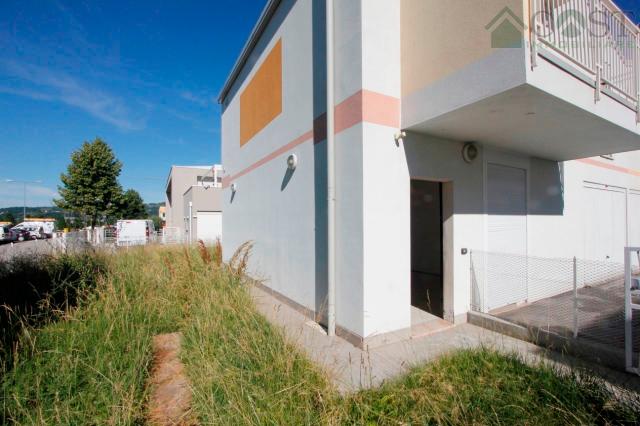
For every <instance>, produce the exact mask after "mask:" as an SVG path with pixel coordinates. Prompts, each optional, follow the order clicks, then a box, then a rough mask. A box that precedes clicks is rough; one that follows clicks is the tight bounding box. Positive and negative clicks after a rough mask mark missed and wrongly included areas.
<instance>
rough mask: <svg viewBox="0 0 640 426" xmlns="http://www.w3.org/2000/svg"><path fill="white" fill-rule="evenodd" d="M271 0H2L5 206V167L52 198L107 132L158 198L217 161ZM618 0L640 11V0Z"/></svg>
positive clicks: (134, 175)
mask: <svg viewBox="0 0 640 426" xmlns="http://www.w3.org/2000/svg"><path fill="white" fill-rule="evenodd" d="M264 4H265V0H240V1H239V0H213V1H204V0H197V1H196V0H193V1H188V0H187V1H185V0H182V1H177V0H176V1H164V0H136V1H115V0H110V1H99V0H90V1H89V0H71V1H63V0H0V52H1V54H0V147H1V148H2V150H1V151H0V207H7V206H15V205H22V187H21V186H19V185H16V184H7V183H5V179H22V180H41V181H42V183H41V184H34V185H31V186H30V187H29V191H28V200H27V201H28V204H29V205H49V204H51V199H52V197H53V196H55V195H56V187H57V185H58V183H59V175H60V173H61V172H62V171H64V170H65V168H66V166H67V164H68V161H69V156H70V153H71V152H72V151H73V150H74V149H76V148H77V147H78V146H80V144H81V143H82V142H83V141H84V140H92V139H93V138H95V137H97V136H99V137H101V138H103V139H104V140H106V141H107V142H108V143H109V144H111V146H112V147H113V149H114V151H115V153H116V155H117V156H118V158H119V159H120V160H121V161H122V162H123V163H124V168H123V173H122V175H121V182H122V184H123V186H124V187H125V188H134V189H136V190H138V191H140V193H141V194H142V196H143V198H144V199H145V201H148V202H154V201H162V200H164V195H163V191H164V183H165V179H166V176H167V173H168V171H169V167H170V166H171V165H172V164H212V163H219V162H220V116H219V113H220V111H219V107H218V105H217V104H216V102H215V97H216V95H217V93H218V91H219V89H220V88H221V86H222V84H223V83H224V80H225V78H226V76H227V74H228V72H229V71H230V69H231V67H232V65H233V63H234V62H235V59H236V57H237V55H238V53H239V51H240V49H241V48H242V45H243V44H244V42H245V40H246V38H247V36H248V34H249V32H250V30H251V28H252V27H253V25H254V23H255V22H256V20H257V18H258V15H259V14H260V11H261V10H262V8H263V6H264ZM618 4H619V5H620V6H621V7H622V8H623V9H625V10H629V11H631V12H632V13H634V15H635V17H636V18H640V2H638V0H619V1H618ZM636 21H637V19H636ZM7 154H9V157H7Z"/></svg>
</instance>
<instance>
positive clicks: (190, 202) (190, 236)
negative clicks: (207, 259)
mask: <svg viewBox="0 0 640 426" xmlns="http://www.w3.org/2000/svg"><path fill="white" fill-rule="evenodd" d="M189 244H193V201H189Z"/></svg>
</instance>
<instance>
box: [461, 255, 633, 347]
mask: <svg viewBox="0 0 640 426" xmlns="http://www.w3.org/2000/svg"><path fill="white" fill-rule="evenodd" d="M632 269H633V270H634V271H635V273H636V274H637V273H638V271H640V268H639V265H638V259H637V258H636V259H633V264H632ZM624 285H625V284H624V264H621V263H615V262H603V261H594V260H585V259H576V258H573V259H567V258H545V257H535V256H520V255H512V254H503V253H490V252H483V251H472V253H471V310H472V311H475V312H481V313H485V314H489V315H491V316H495V317H498V318H500V319H501V320H505V321H507V322H510V323H513V324H517V325H520V326H523V327H526V328H527V329H529V330H532V331H538V330H541V331H545V332H548V333H553V334H555V335H559V336H561V337H564V338H567V339H575V340H574V341H580V340H583V341H588V342H590V343H595V344H597V345H603V346H604V347H607V348H608V349H611V350H614V351H620V353H622V351H624V347H625V304H624ZM632 324H633V329H634V330H638V331H639V332H638V333H634V341H633V350H634V352H636V353H637V352H639V350H640V338H639V337H640V327H639V326H640V315H636V316H634V317H633V320H632ZM636 336H637V337H636Z"/></svg>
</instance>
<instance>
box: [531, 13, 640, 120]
mask: <svg viewBox="0 0 640 426" xmlns="http://www.w3.org/2000/svg"><path fill="white" fill-rule="evenodd" d="M530 5H531V17H532V18H531V21H532V23H533V25H532V26H531V27H532V28H531V32H530V33H531V47H532V55H533V56H532V58H533V64H534V65H535V63H536V61H537V55H538V54H539V53H541V51H542V50H544V51H550V52H552V53H553V54H555V55H558V56H559V57H560V59H564V60H565V61H567V62H568V63H569V64H570V65H572V66H573V67H572V68H577V69H578V70H579V71H581V72H582V74H584V75H585V76H586V77H587V78H589V79H590V80H591V83H592V84H593V86H594V88H595V89H596V95H595V96H596V100H599V99H600V93H601V92H603V91H604V92H605V93H608V94H610V95H612V96H613V97H614V98H617V99H620V100H622V101H623V103H625V104H626V105H628V106H629V107H631V108H632V109H635V110H636V111H637V112H638V117H639V118H640V108H639V101H640V93H639V92H640V29H639V28H638V26H637V25H635V24H634V23H633V22H632V21H631V20H630V19H629V18H628V17H627V16H626V15H625V13H624V12H622V11H621V10H620V9H619V8H618V7H617V6H616V5H615V4H614V3H613V2H611V1H610V0H531V2H530Z"/></svg>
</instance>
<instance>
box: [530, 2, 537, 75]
mask: <svg viewBox="0 0 640 426" xmlns="http://www.w3.org/2000/svg"><path fill="white" fill-rule="evenodd" d="M537 1H538V0H530V2H529V15H530V16H529V44H530V46H529V50H530V51H531V69H532V70H533V69H534V68H535V67H537V66H538V45H537V37H538V35H537V33H538V27H537V25H538V22H537V13H538V12H537V8H536V2H537Z"/></svg>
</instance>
